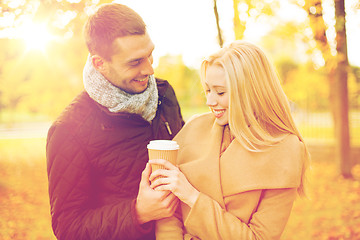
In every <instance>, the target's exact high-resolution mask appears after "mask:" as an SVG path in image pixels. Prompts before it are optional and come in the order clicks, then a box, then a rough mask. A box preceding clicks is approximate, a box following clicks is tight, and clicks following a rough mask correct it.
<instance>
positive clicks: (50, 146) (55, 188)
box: [46, 126, 152, 240]
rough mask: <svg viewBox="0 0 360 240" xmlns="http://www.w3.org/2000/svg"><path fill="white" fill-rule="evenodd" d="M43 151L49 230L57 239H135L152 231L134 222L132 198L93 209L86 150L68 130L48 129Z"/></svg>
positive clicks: (147, 225) (146, 226)
mask: <svg viewBox="0 0 360 240" xmlns="http://www.w3.org/2000/svg"><path fill="white" fill-rule="evenodd" d="M58 128H60V129H58ZM46 148H47V171H48V180H49V196H50V205H51V216H52V227H53V230H54V233H55V235H56V237H57V238H58V239H60V240H61V239H66V240H71V239H76V240H80V239H87V240H90V239H116V238H117V239H120V238H121V239H137V238H139V237H140V236H142V235H144V234H146V233H147V232H149V231H150V230H151V229H152V226H151V224H146V225H143V226H140V225H138V223H137V222H136V220H135V217H134V201H135V200H134V199H131V198H129V199H123V200H122V201H119V202H118V203H116V204H111V205H103V206H101V207H95V204H96V203H95V202H94V201H95V200H94V199H92V197H91V196H92V192H91V191H92V184H94V183H93V182H92V181H91V167H90V164H89V161H88V157H87V154H86V151H85V150H84V149H83V148H82V145H81V144H80V143H79V141H77V139H76V137H74V136H73V135H72V134H71V133H70V131H69V129H68V128H64V127H56V126H53V127H51V128H50V130H49V133H48V139H47V146H46Z"/></svg>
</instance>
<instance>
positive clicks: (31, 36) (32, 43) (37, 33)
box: [20, 22, 53, 52]
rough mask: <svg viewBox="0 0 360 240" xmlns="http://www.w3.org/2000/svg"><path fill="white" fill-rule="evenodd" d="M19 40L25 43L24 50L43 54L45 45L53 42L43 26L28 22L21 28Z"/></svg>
mask: <svg viewBox="0 0 360 240" xmlns="http://www.w3.org/2000/svg"><path fill="white" fill-rule="evenodd" d="M20 32H21V38H22V39H23V40H24V41H25V44H26V50H27V51H31V50H38V51H42V52H44V51H45V49H46V46H47V44H48V43H49V42H50V41H51V40H53V36H52V35H51V34H50V33H49V31H48V30H47V28H46V25H45V24H40V23H39V24H37V23H33V22H28V23H26V24H24V25H23V26H22V27H21V30H20Z"/></svg>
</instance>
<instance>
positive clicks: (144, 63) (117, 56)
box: [101, 33, 154, 94]
mask: <svg viewBox="0 0 360 240" xmlns="http://www.w3.org/2000/svg"><path fill="white" fill-rule="evenodd" d="M113 49H114V52H115V53H114V55H113V56H112V57H111V61H104V66H103V67H104V68H103V70H102V71H101V73H102V74H103V75H104V77H105V78H106V79H107V80H108V81H109V82H111V83H112V84H113V85H115V86H117V87H119V88H121V89H122V90H124V91H125V92H128V93H132V94H134V93H141V92H143V91H145V90H146V88H147V86H148V82H149V75H152V74H154V69H153V67H152V63H153V56H152V52H153V50H154V44H153V42H152V41H151V39H150V36H149V35H148V33H145V34H144V35H129V36H125V37H120V38H117V39H115V41H114V43H113Z"/></svg>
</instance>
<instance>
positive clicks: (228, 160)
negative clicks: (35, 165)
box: [174, 114, 304, 207]
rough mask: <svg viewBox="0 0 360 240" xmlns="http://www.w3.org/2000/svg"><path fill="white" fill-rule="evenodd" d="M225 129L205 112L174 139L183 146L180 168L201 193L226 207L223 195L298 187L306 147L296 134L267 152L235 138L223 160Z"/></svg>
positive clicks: (179, 158) (181, 148) (180, 154)
mask: <svg viewBox="0 0 360 240" xmlns="http://www.w3.org/2000/svg"><path fill="white" fill-rule="evenodd" d="M209 129H210V131H209ZM223 130H224V127H223V126H220V125H218V124H217V123H215V119H214V117H213V116H212V114H204V115H201V116H200V117H197V118H195V119H193V120H192V121H189V122H188V123H187V124H186V125H185V126H184V127H183V129H182V130H181V131H180V132H179V134H178V135H177V136H176V137H175V138H174V140H176V141H177V142H178V143H179V145H180V151H179V155H178V165H179V167H180V170H181V171H182V172H183V173H184V174H185V176H186V177H187V178H188V180H189V182H190V183H191V184H192V185H193V186H195V187H196V188H197V189H198V190H199V191H200V192H202V193H205V194H207V195H208V196H209V197H211V198H212V199H214V200H216V201H217V202H218V203H219V204H220V205H221V206H222V207H224V200H223V198H224V197H226V196H229V195H233V194H237V193H241V192H245V191H251V190H257V189H275V188H297V187H298V186H299V184H300V179H301V169H302V166H303V163H302V161H303V152H304V148H303V147H304V146H303V144H302V143H301V142H300V141H299V139H298V138H297V137H296V136H295V135H291V134H290V135H287V136H286V137H285V138H284V140H283V141H282V142H280V143H278V144H277V145H275V146H273V147H270V148H269V149H268V150H267V151H264V152H250V151H248V150H246V149H245V148H244V147H242V145H241V144H240V143H239V142H238V141H237V140H236V139H235V140H234V141H232V142H231V144H230V145H229V146H228V148H227V149H226V151H225V152H224V153H223V154H222V156H221V159H220V157H219V156H220V146H221V139H222V134H223Z"/></svg>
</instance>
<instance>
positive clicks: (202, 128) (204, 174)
mask: <svg viewBox="0 0 360 240" xmlns="http://www.w3.org/2000/svg"><path fill="white" fill-rule="evenodd" d="M194 125H195V126H194ZM194 128H195V129H194ZM209 129H210V131H209ZM184 131H185V134H186V131H188V132H187V133H188V134H191V135H193V137H192V138H186V141H187V142H186V143H185V144H181V140H180V146H181V148H182V149H181V150H180V152H179V161H178V163H179V167H180V170H181V171H182V172H183V173H184V174H185V176H186V177H187V178H188V180H189V182H190V183H191V184H192V185H193V186H195V187H196V188H197V189H198V190H199V191H200V192H202V193H204V194H206V195H208V196H209V197H211V198H212V199H214V200H216V201H217V202H218V203H219V204H220V205H221V206H222V207H223V208H224V207H225V204H224V200H223V194H222V189H221V182H220V165H219V164H220V162H219V155H220V145H221V138H222V134H223V126H220V125H218V124H217V123H215V122H214V121H211V122H207V124H204V122H202V124H201V125H198V126H196V124H192V126H191V128H190V129H189V128H185V129H184ZM197 134H200V135H201V136H199V137H197V136H194V135H197ZM189 139H192V140H191V142H189ZM176 140H178V141H179V139H176Z"/></svg>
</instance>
